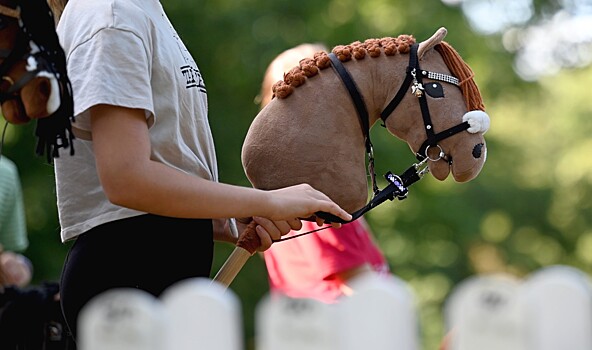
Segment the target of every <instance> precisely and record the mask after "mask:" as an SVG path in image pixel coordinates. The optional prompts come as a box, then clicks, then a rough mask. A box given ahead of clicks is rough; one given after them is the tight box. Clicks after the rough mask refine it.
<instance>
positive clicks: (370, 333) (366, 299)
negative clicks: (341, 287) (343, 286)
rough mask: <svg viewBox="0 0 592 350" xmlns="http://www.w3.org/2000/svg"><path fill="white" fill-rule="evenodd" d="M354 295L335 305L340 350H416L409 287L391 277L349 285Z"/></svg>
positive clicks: (416, 332)
mask: <svg viewBox="0 0 592 350" xmlns="http://www.w3.org/2000/svg"><path fill="white" fill-rule="evenodd" d="M351 287H352V289H353V290H354V294H353V295H352V296H350V297H347V298H344V299H343V300H342V301H341V302H340V304H339V305H338V306H339V307H338V309H339V310H338V313H339V325H340V334H339V336H338V338H337V339H336V340H335V341H336V342H338V343H339V344H340V345H339V349H340V350H361V349H372V350H391V349H397V350H417V349H419V327H418V318H417V313H416V305H415V300H414V296H413V293H412V292H411V290H410V288H409V286H408V285H407V284H406V283H405V282H404V281H403V280H401V279H399V278H397V277H395V276H378V275H375V274H372V275H366V276H363V277H360V278H357V279H356V280H354V281H352V283H351Z"/></svg>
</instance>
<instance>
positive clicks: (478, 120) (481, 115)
mask: <svg viewBox="0 0 592 350" xmlns="http://www.w3.org/2000/svg"><path fill="white" fill-rule="evenodd" d="M462 120H463V122H467V123H469V128H468V129H467V131H468V132H470V133H471V134H476V133H478V132H480V133H482V134H485V133H486V132H487V130H489V124H490V120H489V115H487V113H485V112H483V111H479V110H477V111H470V112H467V113H465V115H463V118H462Z"/></svg>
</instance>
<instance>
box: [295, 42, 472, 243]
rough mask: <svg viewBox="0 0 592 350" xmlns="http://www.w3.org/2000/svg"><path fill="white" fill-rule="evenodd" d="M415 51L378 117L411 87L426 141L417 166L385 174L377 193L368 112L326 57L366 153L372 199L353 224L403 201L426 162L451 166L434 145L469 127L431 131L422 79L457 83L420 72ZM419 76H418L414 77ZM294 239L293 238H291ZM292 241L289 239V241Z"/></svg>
mask: <svg viewBox="0 0 592 350" xmlns="http://www.w3.org/2000/svg"><path fill="white" fill-rule="evenodd" d="M418 48H419V45H418V44H414V45H412V46H411V48H410V52H409V66H408V67H407V73H406V76H405V80H404V81H403V83H402V84H401V87H400V88H399V90H398V91H397V93H396V94H395V96H394V97H393V99H392V100H391V101H390V102H389V104H388V105H387V106H386V107H385V109H384V110H383V111H382V112H381V113H380V118H381V119H382V121H383V126H385V124H384V123H386V120H387V119H388V117H389V116H390V115H391V114H392V113H393V111H394V110H395V108H397V106H398V105H399V104H400V103H401V101H402V100H403V98H404V97H405V94H406V93H407V92H408V91H409V88H410V87H411V92H412V93H413V95H414V96H416V97H417V98H418V101H419V106H420V108H421V115H422V119H423V124H424V128H425V131H426V135H427V137H426V140H425V141H424V142H423V144H422V145H421V147H420V148H419V149H418V151H417V152H416V154H415V156H416V158H417V160H419V162H418V163H415V164H413V165H412V166H410V167H409V168H407V170H405V171H404V172H403V173H402V174H401V175H394V174H392V173H391V172H388V173H387V174H385V178H386V180H387V181H388V182H389V185H388V186H387V187H386V188H384V189H383V190H380V189H379V188H378V186H377V184H376V174H375V172H374V152H373V146H372V142H371V140H370V119H369V114H368V110H367V108H366V104H365V103H364V99H363V97H362V95H361V94H360V92H359V90H358V88H357V86H356V84H355V82H354V80H353V79H352V77H351V75H350V74H349V72H348V71H347V69H345V67H344V65H343V63H342V62H341V61H340V60H339V58H337V56H336V55H335V54H334V53H330V54H329V58H330V59H331V64H332V67H333V68H334V69H335V71H336V72H337V75H339V77H340V78H341V81H342V82H343V84H344V85H345V88H346V89H347V91H348V92H349V95H350V97H351V98H352V101H353V103H354V106H355V108H356V111H357V113H358V117H359V120H360V125H361V127H362V132H363V133H364V143H365V147H366V153H367V154H368V172H369V174H370V178H371V180H372V190H373V192H374V196H373V198H372V200H370V202H368V204H366V205H365V206H364V207H362V208H361V209H359V210H357V211H355V212H354V213H352V220H351V221H354V220H356V219H358V218H359V217H361V216H362V215H363V214H365V213H366V212H368V211H369V210H370V209H372V208H374V207H376V206H377V205H378V204H380V203H383V202H384V201H386V200H387V199H389V200H394V199H395V198H397V199H399V200H402V199H405V198H406V197H407V192H408V189H407V187H409V186H410V185H412V184H413V183H415V182H417V181H418V180H419V179H421V178H422V177H423V175H425V174H426V173H427V172H429V168H428V166H427V165H428V164H427V162H428V161H433V162H435V161H439V160H446V161H448V162H451V161H452V159H451V158H449V157H448V156H447V155H446V154H445V153H444V151H443V150H442V147H440V145H438V142H440V141H442V140H444V139H446V138H448V137H450V136H452V135H454V134H457V133H459V132H461V131H464V130H467V129H468V128H469V127H470V125H469V123H468V122H462V123H460V124H458V125H456V126H453V127H451V128H448V129H446V130H444V131H440V132H438V133H436V132H435V131H434V126H433V123H432V118H431V116H430V110H429V108H428V102H427V99H426V96H425V95H426V94H425V88H424V86H423V83H422V79H423V78H424V77H425V78H428V79H432V80H438V81H442V82H445V83H449V84H453V85H456V86H459V85H460V83H459V80H458V78H456V77H453V76H451V75H448V74H444V73H437V72H430V71H427V70H422V69H421V68H420V66H419V57H418V54H417V50H418ZM418 73H419V74H418ZM432 147H435V148H438V150H439V152H438V155H437V157H430V155H429V154H428V151H429V149H430V148H432ZM316 215H317V216H318V217H320V218H322V219H324V220H325V222H328V223H330V222H338V223H347V222H351V221H344V220H342V219H341V218H339V217H337V216H334V215H331V214H328V213H324V212H318V213H316ZM293 237H296V236H293ZM290 238H292V237H290Z"/></svg>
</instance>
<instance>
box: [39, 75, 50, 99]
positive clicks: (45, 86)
mask: <svg viewBox="0 0 592 350" xmlns="http://www.w3.org/2000/svg"><path fill="white" fill-rule="evenodd" d="M39 93H40V94H43V96H49V95H50V94H51V84H50V82H49V79H46V80H45V81H43V82H41V83H40V84H39Z"/></svg>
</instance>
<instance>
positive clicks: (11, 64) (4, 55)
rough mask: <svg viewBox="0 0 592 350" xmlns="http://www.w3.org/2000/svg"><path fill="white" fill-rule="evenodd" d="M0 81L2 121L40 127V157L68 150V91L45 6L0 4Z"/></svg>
mask: <svg viewBox="0 0 592 350" xmlns="http://www.w3.org/2000/svg"><path fill="white" fill-rule="evenodd" d="M0 79H1V80H0V104H1V109H2V115H3V116H4V118H5V119H6V120H7V121H8V122H9V123H11V124H17V125H18V124H26V123H28V122H29V121H31V120H37V121H38V124H37V130H36V136H37V137H38V138H39V142H38V145H37V153H38V154H42V153H44V152H47V155H48V159H49V158H50V157H52V156H57V155H58V149H59V148H67V147H69V146H71V141H72V139H73V136H72V134H71V132H70V128H71V126H70V122H71V118H73V102H72V91H71V86H70V82H69V80H68V77H67V72H66V62H65V57H64V52H63V50H62V48H61V46H60V44H59V41H58V38H57V35H56V33H55V21H54V17H53V13H52V12H51V10H50V9H49V6H48V4H47V2H46V0H23V1H17V0H0ZM72 151H73V148H71V152H72Z"/></svg>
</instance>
